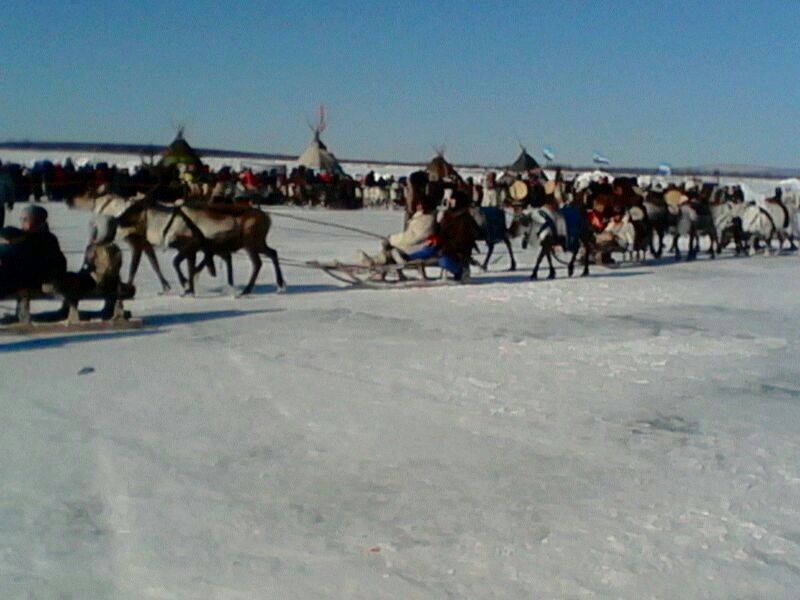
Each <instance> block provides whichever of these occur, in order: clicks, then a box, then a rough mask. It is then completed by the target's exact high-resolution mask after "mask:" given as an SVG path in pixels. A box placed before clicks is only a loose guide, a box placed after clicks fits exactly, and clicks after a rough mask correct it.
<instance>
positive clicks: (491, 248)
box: [481, 242, 494, 271]
mask: <svg viewBox="0 0 800 600" xmlns="http://www.w3.org/2000/svg"><path fill="white" fill-rule="evenodd" d="M492 252H494V244H493V243H492V242H486V260H484V261H483V266H482V267H481V268H482V269H483V270H484V271H486V270H487V269H488V267H489V259H490V258H492Z"/></svg>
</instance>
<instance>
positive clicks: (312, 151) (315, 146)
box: [297, 131, 344, 175]
mask: <svg viewBox="0 0 800 600" xmlns="http://www.w3.org/2000/svg"><path fill="white" fill-rule="evenodd" d="M297 163H298V164H300V165H302V166H304V167H306V168H308V169H314V170H315V171H327V172H328V173H332V174H337V175H341V174H343V173H344V169H342V165H340V164H339V161H338V160H336V157H335V156H334V155H333V153H332V152H329V151H328V149H327V147H326V146H325V144H323V143H322V140H321V139H320V138H319V131H316V132H314V139H313V140H311V143H310V144H309V145H308V148H306V149H305V152H303V153H302V154H301V155H300V156H299V157H298V158H297Z"/></svg>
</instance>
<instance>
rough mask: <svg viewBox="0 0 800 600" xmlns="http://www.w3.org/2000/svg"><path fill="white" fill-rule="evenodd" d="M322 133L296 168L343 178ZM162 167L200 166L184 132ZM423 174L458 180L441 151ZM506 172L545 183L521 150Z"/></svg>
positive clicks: (317, 129)
mask: <svg viewBox="0 0 800 600" xmlns="http://www.w3.org/2000/svg"><path fill="white" fill-rule="evenodd" d="M324 129H325V123H324V119H321V121H320V124H319V125H318V126H316V127H314V128H312V130H313V132H314V136H313V138H312V140H311V143H310V144H309V145H308V147H307V148H306V149H305V150H304V151H303V153H302V154H301V155H300V156H299V157H298V158H297V164H298V166H303V167H305V168H307V169H312V170H313V171H315V172H317V173H322V172H326V173H329V174H331V175H339V176H341V175H344V174H345V172H344V169H343V168H342V165H341V164H340V163H339V160H338V159H337V158H336V156H335V155H334V154H333V153H332V152H331V151H330V150H328V147H327V146H326V145H325V143H324V142H323V141H322V139H321V135H322V132H323V131H324ZM161 164H162V165H164V166H178V165H185V166H189V165H193V166H194V167H199V166H201V165H202V162H201V159H200V155H199V154H198V153H197V152H196V151H195V150H194V148H192V147H191V146H190V145H189V143H188V142H187V141H186V140H185V139H184V137H183V130H179V131H178V134H177V135H176V137H175V139H174V140H173V141H172V143H171V144H170V145H169V146H168V147H167V148H166V149H165V150H164V152H163V153H162V155H161ZM426 170H427V171H428V175H429V176H430V178H431V180H433V181H454V180H457V179H459V175H458V173H457V171H456V169H455V167H454V166H453V165H452V164H451V163H450V162H448V161H447V159H446V158H445V157H444V149H443V148H439V149H437V150H436V156H434V157H433V159H431V161H430V162H429V163H428V165H427V167H426ZM505 170H506V172H508V173H514V174H527V173H531V172H537V173H541V175H540V177H542V178H544V179H546V176H545V175H544V172H543V171H542V170H541V166H540V165H539V163H538V162H537V161H536V159H535V158H533V156H531V155H530V154H528V151H527V150H526V149H525V147H521V151H520V154H519V156H518V157H517V159H516V160H515V161H514V162H513V163H511V164H510V165H509V166H508V167H506V169H505Z"/></svg>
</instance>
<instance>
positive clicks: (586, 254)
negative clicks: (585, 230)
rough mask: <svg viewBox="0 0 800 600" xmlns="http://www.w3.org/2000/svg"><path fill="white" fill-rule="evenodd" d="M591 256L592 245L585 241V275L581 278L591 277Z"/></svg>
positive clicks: (582, 274)
mask: <svg viewBox="0 0 800 600" xmlns="http://www.w3.org/2000/svg"><path fill="white" fill-rule="evenodd" d="M590 254H591V249H590V244H589V243H588V242H587V241H585V240H584V242H583V273H581V277H586V276H588V275H589V255H590Z"/></svg>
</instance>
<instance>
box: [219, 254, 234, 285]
mask: <svg viewBox="0 0 800 600" xmlns="http://www.w3.org/2000/svg"><path fill="white" fill-rule="evenodd" d="M222 260H224V261H225V268H226V269H227V271H228V285H229V286H231V287H233V257H232V256H231V253H230V252H226V253H225V254H223V255H222Z"/></svg>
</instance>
